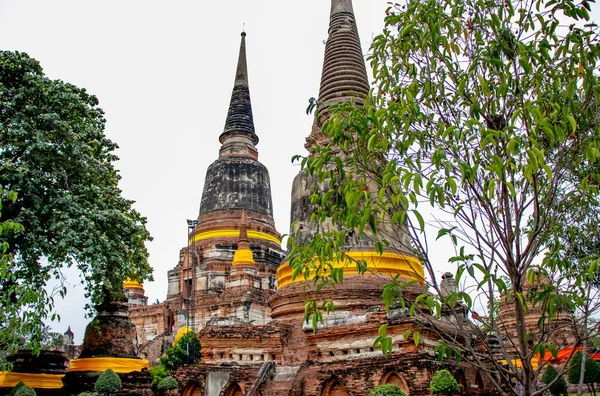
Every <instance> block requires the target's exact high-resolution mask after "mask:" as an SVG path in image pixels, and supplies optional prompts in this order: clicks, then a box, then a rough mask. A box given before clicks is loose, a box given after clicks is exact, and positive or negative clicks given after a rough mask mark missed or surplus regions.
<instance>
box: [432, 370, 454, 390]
mask: <svg viewBox="0 0 600 396" xmlns="http://www.w3.org/2000/svg"><path fill="white" fill-rule="evenodd" d="M429 390H430V391H431V393H442V394H444V395H451V394H453V393H454V392H458V391H459V390H460V388H459V386H458V382H457V381H456V378H454V376H453V375H452V374H451V373H450V371H448V370H439V371H438V372H436V373H435V374H434V375H433V378H431V382H430V383H429Z"/></svg>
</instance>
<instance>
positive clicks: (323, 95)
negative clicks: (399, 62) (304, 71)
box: [317, 0, 369, 127]
mask: <svg viewBox="0 0 600 396" xmlns="http://www.w3.org/2000/svg"><path fill="white" fill-rule="evenodd" d="M368 93H369V80H368V77H367V69H366V67H365V60H364V57H363V53H362V49H361V45H360V38H359V36H358V29H357V28H356V18H355V17H354V10H353V8H352V0H332V1H331V17H330V22H329V38H328V39H327V45H326V46H325V61H324V62H323V73H322V75H321V87H320V89H319V101H320V102H321V105H320V110H321V113H322V117H319V120H317V122H318V126H319V127H320V126H321V125H322V124H323V122H325V121H326V119H327V118H328V115H327V111H324V110H326V109H327V108H328V107H329V106H330V105H332V104H336V103H341V102H348V101H350V100H351V99H352V98H354V102H355V103H357V104H362V103H363V102H364V99H363V98H364V96H366V95H367V94H368Z"/></svg>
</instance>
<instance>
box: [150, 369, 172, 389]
mask: <svg viewBox="0 0 600 396" xmlns="http://www.w3.org/2000/svg"><path fill="white" fill-rule="evenodd" d="M148 372H149V373H150V375H152V387H153V388H154V389H158V385H159V384H160V382H161V381H162V380H163V379H164V378H166V377H168V376H169V370H167V368H166V367H165V366H164V365H162V364H159V365H158V366H155V367H150V368H149V369H148Z"/></svg>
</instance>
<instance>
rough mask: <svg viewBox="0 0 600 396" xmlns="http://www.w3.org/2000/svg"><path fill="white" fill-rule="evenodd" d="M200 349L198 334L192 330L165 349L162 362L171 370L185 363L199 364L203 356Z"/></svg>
mask: <svg viewBox="0 0 600 396" xmlns="http://www.w3.org/2000/svg"><path fill="white" fill-rule="evenodd" d="M200 350H201V345H200V341H199V340H198V335H197V334H196V333H194V332H191V331H190V332H188V333H186V334H184V335H183V336H182V337H181V338H180V339H179V341H177V344H175V345H173V346H172V347H170V348H168V349H167V350H166V351H165V356H163V357H161V358H160V364H161V365H163V366H164V367H165V368H166V369H167V370H169V371H173V370H177V369H178V368H179V367H182V366H183V365H184V364H197V363H198V362H200V358H201V357H202V354H201V352H200Z"/></svg>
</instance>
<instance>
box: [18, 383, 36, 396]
mask: <svg viewBox="0 0 600 396" xmlns="http://www.w3.org/2000/svg"><path fill="white" fill-rule="evenodd" d="M17 385H18V384H17ZM15 388H16V387H15ZM35 395H36V392H35V390H33V389H31V388H30V387H28V386H27V385H25V384H23V386H21V387H19V389H18V390H17V391H16V392H15V396H35Z"/></svg>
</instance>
